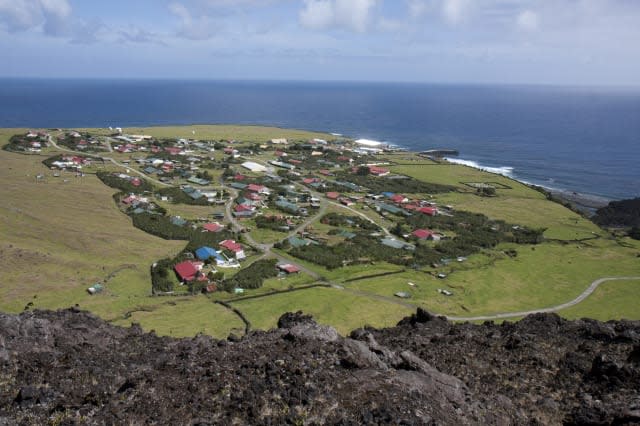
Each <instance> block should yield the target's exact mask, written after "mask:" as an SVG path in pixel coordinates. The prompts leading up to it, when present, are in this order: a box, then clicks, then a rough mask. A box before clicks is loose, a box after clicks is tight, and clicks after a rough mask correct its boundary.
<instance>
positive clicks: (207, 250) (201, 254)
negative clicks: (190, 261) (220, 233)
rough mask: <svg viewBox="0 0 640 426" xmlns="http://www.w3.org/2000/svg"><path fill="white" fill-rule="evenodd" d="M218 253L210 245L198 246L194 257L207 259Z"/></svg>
mask: <svg viewBox="0 0 640 426" xmlns="http://www.w3.org/2000/svg"><path fill="white" fill-rule="evenodd" d="M217 254H218V253H217V252H216V251H215V250H214V249H212V248H211V247H206V246H204V247H200V248H199V249H197V250H196V257H197V258H198V259H200V260H207V259H209V258H210V257H215V256H216V255H217Z"/></svg>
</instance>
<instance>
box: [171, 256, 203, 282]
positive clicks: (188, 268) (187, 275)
mask: <svg viewBox="0 0 640 426" xmlns="http://www.w3.org/2000/svg"><path fill="white" fill-rule="evenodd" d="M173 269H175V271H176V274H178V277H180V280H182V281H193V280H195V279H196V276H197V275H198V269H197V268H196V266H195V265H194V264H193V263H191V262H189V261H186V262H180V263H178V264H176V266H174V267H173Z"/></svg>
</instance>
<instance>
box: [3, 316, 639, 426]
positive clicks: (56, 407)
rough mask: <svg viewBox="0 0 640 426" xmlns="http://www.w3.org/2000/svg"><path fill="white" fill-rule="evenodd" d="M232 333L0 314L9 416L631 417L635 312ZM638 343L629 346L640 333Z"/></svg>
mask: <svg viewBox="0 0 640 426" xmlns="http://www.w3.org/2000/svg"><path fill="white" fill-rule="evenodd" d="M278 327H279V328H278V329H276V330H272V331H269V332H252V333H250V334H249V335H248V336H245V337H243V338H234V339H230V340H229V341H225V340H215V339H212V338H210V337H207V336H196V337H194V338H192V339H173V338H168V337H159V336H156V335H155V334H153V333H150V334H146V333H144V332H142V330H141V329H140V327H132V328H130V329H124V328H118V327H113V326H111V325H108V324H106V323H104V322H102V321H101V320H100V319H98V318H96V317H94V316H92V315H90V314H88V313H86V312H80V311H77V310H65V311H58V312H47V311H34V312H25V313H23V314H21V315H4V314H0V424H38V425H39V424H47V423H51V424H171V425H192V424H202V425H207V424H243V425H244V424H344V425H351V424H352V425H356V424H452V425H464V424H483V425H484V424H505V425H506V424H518V425H519V424H553V423H556V424H558V423H567V424H635V423H637V422H638V421H639V419H640V391H639V389H638V383H640V382H639V380H640V374H639V371H638V370H639V366H638V357H639V356H638V352H639V349H638V347H637V339H636V338H635V336H637V335H638V333H639V332H640V325H639V324H638V323H637V322H631V321H626V322H610V323H606V324H604V325H603V324H601V323H597V322H593V321H577V322H570V321H565V320H562V319H561V318H559V317H557V316H555V315H536V316H533V317H529V318H527V319H525V320H523V321H521V322H519V323H514V324H512V323H505V324H501V325H494V324H492V323H485V324H483V325H480V326H478V325H471V324H452V323H449V322H447V321H446V320H444V319H443V318H439V317H434V316H431V315H430V314H428V313H427V312H426V311H419V312H418V313H417V314H415V315H414V316H412V317H410V318H408V319H406V320H403V321H402V322H401V323H400V324H399V325H398V326H397V327H395V328H391V329H384V330H373V329H366V330H356V331H354V332H352V333H351V335H350V337H349V338H343V337H341V336H339V335H338V333H337V332H336V331H335V330H334V329H333V328H331V327H327V326H322V325H319V324H317V323H316V322H315V321H313V319H312V318H311V317H309V316H305V315H303V314H302V313H299V312H298V313H295V314H285V315H283V316H282V317H281V318H280V320H279V322H278ZM634 344H635V345H636V346H635V347H634Z"/></svg>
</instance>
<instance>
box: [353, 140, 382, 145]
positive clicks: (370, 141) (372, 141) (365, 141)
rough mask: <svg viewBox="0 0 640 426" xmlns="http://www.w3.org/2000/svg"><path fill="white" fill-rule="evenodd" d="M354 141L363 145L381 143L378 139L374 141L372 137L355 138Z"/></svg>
mask: <svg viewBox="0 0 640 426" xmlns="http://www.w3.org/2000/svg"><path fill="white" fill-rule="evenodd" d="M354 142H355V143H357V144H358V145H364V146H380V145H382V144H383V143H382V142H380V141H374V140H372V139H356V140H355V141H354Z"/></svg>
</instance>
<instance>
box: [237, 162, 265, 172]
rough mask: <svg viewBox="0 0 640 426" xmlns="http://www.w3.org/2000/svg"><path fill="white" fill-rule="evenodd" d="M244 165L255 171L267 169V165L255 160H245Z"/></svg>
mask: <svg viewBox="0 0 640 426" xmlns="http://www.w3.org/2000/svg"><path fill="white" fill-rule="evenodd" d="M242 167H244V168H245V169H247V170H250V171H252V172H254V173H264V172H266V171H267V168H266V167H265V166H263V165H262V164H258V163H255V162H253V161H245V162H244V163H242Z"/></svg>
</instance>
